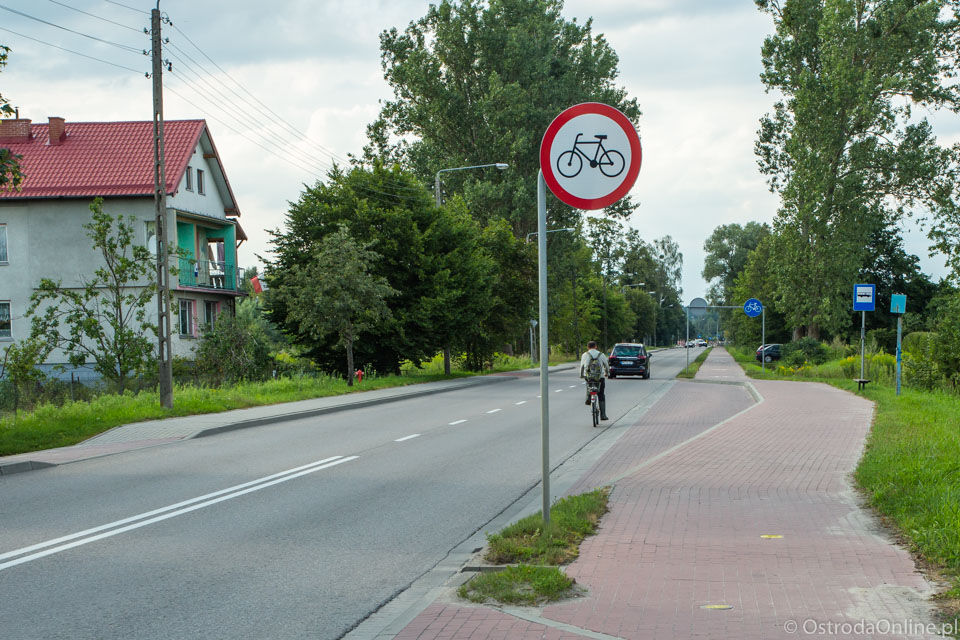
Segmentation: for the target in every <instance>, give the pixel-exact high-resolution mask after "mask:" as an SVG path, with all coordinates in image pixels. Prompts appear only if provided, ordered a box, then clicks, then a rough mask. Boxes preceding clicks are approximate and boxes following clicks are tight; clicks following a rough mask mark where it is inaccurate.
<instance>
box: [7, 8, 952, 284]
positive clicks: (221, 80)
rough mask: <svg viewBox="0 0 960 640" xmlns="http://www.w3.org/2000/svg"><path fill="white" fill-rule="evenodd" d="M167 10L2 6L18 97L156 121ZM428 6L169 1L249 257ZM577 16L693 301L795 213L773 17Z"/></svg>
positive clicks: (639, 218) (356, 127)
mask: <svg viewBox="0 0 960 640" xmlns="http://www.w3.org/2000/svg"><path fill="white" fill-rule="evenodd" d="M156 6H157V3H156V1H153V2H151V1H149V0H117V1H113V0H0V43H2V44H6V45H7V46H9V47H10V48H11V49H12V52H11V54H10V58H9V60H8V66H7V68H6V69H5V70H4V71H3V72H2V74H0V93H2V94H3V96H4V97H6V98H7V99H9V100H10V102H11V104H12V105H14V106H17V107H19V109H20V115H21V117H25V118H32V119H33V120H34V121H35V122H46V119H47V117H48V116H51V115H57V116H62V117H64V118H66V119H67V121H68V122H69V121H107V120H150V119H151V117H152V116H151V113H152V111H151V110H152V98H151V83H150V80H148V79H147V78H145V77H144V72H146V71H148V70H149V67H150V63H149V58H147V57H145V56H144V55H142V54H141V53H139V52H140V51H141V50H143V49H149V47H150V42H149V36H147V35H146V34H144V33H143V32H142V30H143V28H144V27H148V26H149V10H150V9H151V8H154V7H156ZM428 6H429V3H428V2H425V1H423V0H273V1H272V2H262V1H257V2H254V1H251V0H201V1H200V2H197V1H196V0H193V1H188V0H160V9H161V11H163V12H164V13H165V14H166V15H168V16H169V18H170V20H171V22H172V23H173V26H172V27H171V26H166V25H165V26H164V32H163V33H164V36H165V37H168V38H169V39H170V44H169V45H167V46H166V48H165V54H166V57H167V58H169V59H170V60H171V62H172V63H173V72H172V73H167V74H165V75H164V83H165V87H166V89H167V91H166V92H165V95H164V110H165V117H166V118H167V119H177V118H198V117H199V118H206V119H207V122H208V124H209V126H210V130H211V132H212V135H213V138H214V140H215V142H216V144H217V148H218V150H219V152H220V155H221V157H222V160H223V162H224V165H225V168H226V171H227V175H228V177H229V179H230V182H231V185H232V187H233V191H234V193H235V195H236V197H237V199H238V201H239V204H240V209H241V211H242V213H243V215H242V218H241V223H242V225H243V227H244V229H245V231H246V232H247V235H248V236H249V237H250V240H249V241H248V242H247V243H245V244H244V245H243V246H242V247H241V249H240V262H241V264H242V265H244V266H249V265H253V264H257V262H258V261H257V258H256V255H257V254H260V255H263V254H267V253H268V251H269V242H268V235H267V234H266V232H265V230H266V229H272V228H277V227H280V226H282V224H283V218H284V213H285V211H286V209H287V203H288V202H289V201H292V200H296V199H297V197H298V195H299V193H300V191H301V189H302V187H303V184H304V183H313V182H314V181H315V180H316V179H317V178H320V177H322V176H323V174H324V172H325V171H326V169H327V168H328V167H329V166H330V164H331V163H332V162H334V161H337V162H341V163H342V162H343V159H345V158H346V156H347V154H349V153H357V152H359V151H360V149H361V147H362V146H363V144H364V143H365V126H366V125H367V124H368V123H369V122H371V121H372V120H373V119H374V118H375V117H376V115H377V113H378V112H379V105H378V101H379V100H382V99H386V98H390V97H391V94H390V91H389V89H388V87H387V85H386V83H385V81H384V80H383V73H382V70H381V67H380V52H379V40H378V35H379V33H380V32H381V31H383V30H384V29H388V28H391V27H397V28H399V29H403V28H404V27H405V26H406V25H407V24H408V23H409V22H411V21H412V20H416V19H417V18H420V17H421V16H423V14H424V13H425V12H426V9H427V7H428ZM11 10H13V11H11ZM78 10H79V11H78ZM21 14H27V15H21ZM564 15H565V16H566V17H567V19H573V18H576V19H577V20H578V22H583V21H584V20H585V19H587V18H589V17H592V18H593V19H594V30H595V32H596V33H602V34H604V35H605V36H606V38H607V39H608V41H609V42H610V44H611V45H612V46H613V48H614V49H615V50H616V52H617V53H618V54H619V56H620V78H619V83H620V84H622V85H623V86H624V87H626V88H627V90H628V92H629V93H630V95H632V96H635V97H637V98H638V99H639V101H640V104H641V108H642V110H643V116H642V117H641V121H640V135H641V139H642V143H643V168H642V170H641V171H640V177H639V178H638V180H637V184H636V186H635V187H634V190H633V195H634V197H635V199H636V200H637V201H639V202H640V203H641V206H640V208H639V209H638V210H637V212H636V213H634V214H633V217H632V218H631V220H630V222H629V224H630V226H632V227H635V228H637V229H639V230H640V232H641V233H642V235H643V236H644V237H645V238H646V239H647V240H653V239H654V238H658V237H662V236H664V235H667V234H669V235H671V236H672V237H673V238H674V239H675V240H676V241H677V242H678V243H679V245H680V250H681V252H682V253H683V256H684V274H683V281H682V285H683V291H684V295H683V297H684V299H685V300H687V301H689V300H690V299H692V298H693V297H697V296H703V295H704V294H705V292H706V283H705V282H704V281H703V279H702V277H701V275H700V272H701V270H702V269H703V258H704V254H703V242H704V240H705V239H706V238H707V237H708V236H709V235H710V233H711V232H712V231H713V229H714V228H716V227H717V226H719V225H721V224H728V223H732V222H737V223H740V224H743V223H746V222H749V221H751V220H757V221H762V222H770V221H772V219H773V216H774V213H775V212H776V208H777V199H776V197H775V196H774V195H772V194H771V193H769V191H768V189H767V187H766V184H765V182H764V180H763V178H762V176H760V174H759V172H758V171H757V166H756V161H755V157H754V154H753V144H754V140H755V138H756V130H757V127H758V120H759V118H760V117H761V116H762V115H763V114H764V113H765V112H767V111H768V110H769V109H770V107H771V105H772V103H773V97H772V96H770V95H768V94H766V93H765V92H764V89H763V86H762V84H761V83H760V80H759V73H760V71H761V66H760V59H759V52H760V45H761V43H762V42H763V38H764V37H765V36H766V35H767V34H768V33H769V32H770V31H771V29H772V26H771V22H770V20H769V18H768V17H767V16H765V15H763V14H761V13H760V12H759V11H757V10H756V8H755V6H754V3H753V2H752V0H567V1H566V3H565V8H564ZM28 16H31V17H32V18H31V17H28ZM33 18H37V19H40V20H42V21H45V22H46V23H52V24H46V23H44V22H41V21H38V20H36V19H33ZM53 25H56V26H53ZM31 38H32V40H31ZM38 41H39V42H38ZM44 43H45V44H44ZM49 45H56V46H57V47H61V48H60V49H58V48H54V47H52V46H49ZM64 49H69V50H70V52H68V51H64ZM80 54H83V55H80ZM83 56H89V57H83ZM91 58H97V60H93V59H91ZM211 60H212V61H213V63H215V65H214V64H211ZM107 63H110V64H107ZM935 124H936V127H937V131H938V133H939V134H940V135H941V140H942V141H943V142H945V143H954V142H957V141H960V118H958V117H957V116H940V117H937V119H936V120H935ZM495 160H496V159H494V160H491V161H495ZM535 179H536V178H535V176H530V180H531V181H532V180H535ZM927 244H928V243H927V242H926V240H925V238H924V236H923V234H922V233H920V232H918V231H916V230H912V229H908V230H907V249H908V250H909V251H910V252H912V253H915V254H917V255H919V256H920V258H921V264H922V266H923V268H924V270H925V271H926V272H927V273H929V274H931V275H933V276H934V277H935V279H938V278H939V277H941V276H943V275H944V274H945V269H944V266H943V260H942V259H940V258H939V257H938V256H935V257H933V258H929V257H927Z"/></svg>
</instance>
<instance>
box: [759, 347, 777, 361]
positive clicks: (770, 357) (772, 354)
mask: <svg viewBox="0 0 960 640" xmlns="http://www.w3.org/2000/svg"><path fill="white" fill-rule="evenodd" d="M754 357H755V358H756V360H757V362H760V361H761V360H763V361H764V362H773V361H774V360H779V359H780V345H779V344H762V345H760V347H759V348H758V349H757V353H756V355H755V356H754Z"/></svg>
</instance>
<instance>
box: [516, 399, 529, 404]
mask: <svg viewBox="0 0 960 640" xmlns="http://www.w3.org/2000/svg"><path fill="white" fill-rule="evenodd" d="M514 404H527V401H526V400H521V401H520V402H515V403H514Z"/></svg>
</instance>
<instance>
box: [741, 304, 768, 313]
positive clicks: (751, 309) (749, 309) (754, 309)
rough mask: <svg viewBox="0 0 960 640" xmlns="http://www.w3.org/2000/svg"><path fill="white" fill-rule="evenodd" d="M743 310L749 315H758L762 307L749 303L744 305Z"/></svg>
mask: <svg viewBox="0 0 960 640" xmlns="http://www.w3.org/2000/svg"><path fill="white" fill-rule="evenodd" d="M744 309H745V310H746V311H747V312H749V313H760V311H761V310H762V309H763V307H761V306H760V305H759V304H757V303H756V302H751V303H750V304H748V305H746V306H745V307H744Z"/></svg>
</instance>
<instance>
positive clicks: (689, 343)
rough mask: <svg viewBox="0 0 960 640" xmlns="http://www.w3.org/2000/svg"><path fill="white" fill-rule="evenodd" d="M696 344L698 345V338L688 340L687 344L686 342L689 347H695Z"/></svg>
mask: <svg viewBox="0 0 960 640" xmlns="http://www.w3.org/2000/svg"><path fill="white" fill-rule="evenodd" d="M695 346H697V341H696V340H690V341H688V342H687V344H686V347H687V349H692V348H694V347H695Z"/></svg>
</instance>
